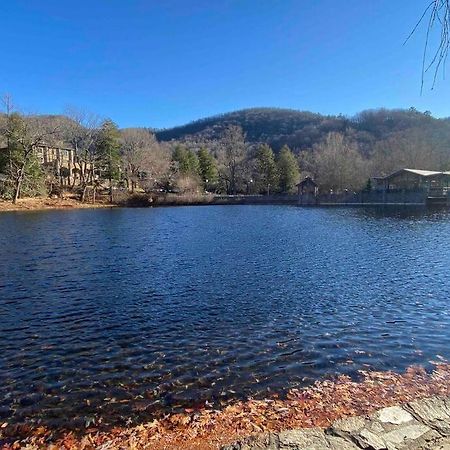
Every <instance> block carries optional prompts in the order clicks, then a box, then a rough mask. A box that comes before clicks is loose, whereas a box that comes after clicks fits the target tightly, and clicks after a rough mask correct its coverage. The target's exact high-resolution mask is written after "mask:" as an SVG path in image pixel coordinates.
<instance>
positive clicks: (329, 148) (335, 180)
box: [302, 133, 368, 192]
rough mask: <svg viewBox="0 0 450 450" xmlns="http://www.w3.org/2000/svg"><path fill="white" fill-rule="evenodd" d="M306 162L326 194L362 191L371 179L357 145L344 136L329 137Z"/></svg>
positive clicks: (306, 158)
mask: <svg viewBox="0 0 450 450" xmlns="http://www.w3.org/2000/svg"><path fill="white" fill-rule="evenodd" d="M302 162H303V164H304V167H305V169H306V171H307V172H308V173H310V174H312V175H313V176H314V177H315V178H316V181H317V182H318V183H319V185H320V187H321V189H324V190H333V191H334V192H341V191H344V190H345V189H349V190H358V189H360V188H362V187H363V186H364V183H365V181H367V178H368V170H367V164H366V162H365V161H364V159H363V158H362V156H361V155H360V153H359V152H358V148H357V146H356V144H355V143H354V142H352V141H349V140H348V139H346V138H345V137H344V136H343V135H342V134H340V133H329V134H328V135H327V136H326V137H325V138H324V139H323V140H322V141H321V142H320V143H318V144H315V145H314V146H313V150H312V152H309V153H308V154H306V155H305V154H304V155H303V161H302Z"/></svg>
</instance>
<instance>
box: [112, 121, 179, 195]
mask: <svg viewBox="0 0 450 450" xmlns="http://www.w3.org/2000/svg"><path fill="white" fill-rule="evenodd" d="M121 137H122V146H121V157H122V165H123V170H124V173H125V176H126V179H127V184H128V188H129V189H130V191H131V192H134V191H135V189H136V187H137V184H138V181H139V180H140V179H141V180H143V179H145V180H146V184H147V185H148V184H149V180H157V179H158V178H159V177H160V176H161V175H162V174H163V173H164V172H165V171H166V170H168V168H169V165H170V154H169V152H168V151H165V150H164V149H163V148H161V146H160V145H159V143H158V141H157V140H156V138H155V135H154V134H153V133H151V132H150V131H149V130H147V129H145V128H127V129H124V130H122V131H121Z"/></svg>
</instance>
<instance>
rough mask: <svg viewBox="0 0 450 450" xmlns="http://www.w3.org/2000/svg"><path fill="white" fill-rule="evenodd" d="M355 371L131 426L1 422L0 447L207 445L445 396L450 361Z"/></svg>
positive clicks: (71, 449) (79, 449) (66, 449)
mask: <svg viewBox="0 0 450 450" xmlns="http://www.w3.org/2000/svg"><path fill="white" fill-rule="evenodd" d="M361 376H362V379H361V380H360V381H355V380H352V379H351V378H349V377H347V376H340V377H339V378H337V379H336V380H333V381H331V380H322V381H317V382H316V383H314V384H313V385H312V386H310V387H308V388H306V389H292V390H291V391H289V393H288V394H287V395H286V396H285V398H283V399H281V398H278V396H277V395H274V397H273V398H268V399H264V400H254V399H249V400H247V401H240V402H235V403H233V404H230V405H228V406H226V407H224V408H223V409H222V410H220V411H218V410H213V409H211V408H209V409H203V410H193V409H186V410H185V411H184V412H183V413H176V414H169V415H166V416H164V417H162V418H158V419H155V420H153V421H151V422H148V423H142V424H140V425H137V426H134V427H114V428H110V429H105V430H101V429H95V428H94V427H92V426H91V428H90V429H89V430H85V431H84V433H83V434H76V433H74V432H72V431H70V430H67V431H64V430H52V429H47V428H44V427H36V428H30V427H25V426H23V427H20V426H14V425H12V424H8V423H7V422H5V423H4V424H3V425H1V427H0V448H2V449H3V450H16V449H21V448H26V449H29V450H34V449H41V448H50V449H51V448H54V449H63V450H75V449H76V450H84V449H86V450H88V449H103V450H106V449H109V450H114V449H122V448H127V449H131V448H134V449H145V448H151V449H152V450H163V449H164V450H170V449H173V450H175V449H179V448H189V449H192V450H213V449H218V448H220V445H223V444H224V443H227V442H230V441H234V440H236V439H238V438H240V437H242V436H246V435H249V434H252V433H255V432H262V431H280V430H283V429H292V428H303V427H316V426H318V427H327V426H329V425H330V424H331V423H332V422H333V421H334V420H336V419H338V418H340V417H343V416H350V415H363V414H369V413H371V412H373V411H374V410H376V409H379V408H382V407H385V406H391V405H394V404H399V403H405V402H408V401H411V400H416V399H419V398H424V397H428V396H432V395H444V396H449V395H450V364H447V363H443V362H440V363H436V364H435V369H434V371H433V372H432V373H427V372H426V371H425V369H423V368H422V367H410V368H408V369H407V370H406V371H405V372H404V373H402V374H398V373H394V372H371V371H361ZM1 445H3V446H2V447H1ZM52 446H53V447H52Z"/></svg>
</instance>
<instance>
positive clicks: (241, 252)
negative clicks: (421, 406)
mask: <svg viewBox="0 0 450 450" xmlns="http://www.w3.org/2000/svg"><path fill="white" fill-rule="evenodd" d="M449 263H450V216H449V214H448V213H447V212H445V211H442V210H436V211H430V210H424V209H420V208H415V209H412V210H411V209H408V210H407V209H403V210H401V211H400V212H399V211H397V210H394V209H392V208H384V209H376V208H367V209H358V208H354V209H352V208H349V209H334V208H328V209H326V208H324V209H319V208H317V209H315V208H311V209H304V208H296V207H286V206H224V207H220V206H217V207H204V208H199V207H180V208H163V209H123V210H99V211H96V210H92V211H87V210H81V211H59V212H58V211H55V212H42V213H26V214H23V213H11V214H2V215H0V318H1V320H0V343H1V349H2V351H1V353H0V418H8V420H11V419H12V420H14V421H19V422H21V421H26V420H41V419H42V420H44V421H45V422H46V423H55V422H57V423H60V422H61V421H62V422H66V423H69V422H70V423H71V424H77V423H80V424H81V423H84V422H85V420H86V417H91V416H94V415H95V414H97V415H101V416H103V420H104V421H107V422H114V421H119V422H120V421H122V420H125V418H126V417H130V416H131V417H138V416H139V417H141V418H143V417H146V416H148V415H150V414H153V413H154V412H155V411H160V410H163V409H167V408H169V409H174V408H175V409H176V408H178V407H183V406H186V405H192V404H196V403H199V402H204V401H205V400H208V401H210V402H212V403H216V404H217V403H220V402H221V401H225V400H227V399H230V398H236V397H245V396H265V395H268V393H269V394H270V392H282V391H283V390H285V389H287V388H290V387H293V386H299V385H300V386H301V385H305V384H308V383H310V382H312V381H313V380H315V379H318V378H320V377H324V376H330V375H333V374H337V373H346V374H350V375H354V374H355V373H356V372H357V370H358V369H361V368H368V367H371V368H375V369H396V370H401V369H404V368H405V367H406V366H408V365H411V364H427V362H428V361H430V360H435V359H436V358H438V356H437V355H439V357H444V358H446V357H447V358H448V357H449V356H450V318H449V307H448V305H449V299H450V295H449V294H450V271H449Z"/></svg>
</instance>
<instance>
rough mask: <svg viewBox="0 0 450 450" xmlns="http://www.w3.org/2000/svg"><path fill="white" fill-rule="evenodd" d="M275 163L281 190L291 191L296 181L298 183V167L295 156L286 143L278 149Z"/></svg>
mask: <svg viewBox="0 0 450 450" xmlns="http://www.w3.org/2000/svg"><path fill="white" fill-rule="evenodd" d="M277 165H278V172H279V175H280V190H281V192H284V193H288V192H292V191H293V189H294V187H295V185H296V183H298V180H299V178H300V172H299V169H298V162H297V158H296V157H295V155H294V154H293V153H292V151H291V150H290V148H289V147H288V146H287V145H285V146H284V147H283V148H282V149H281V150H280V153H279V155H278V160H277Z"/></svg>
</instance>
